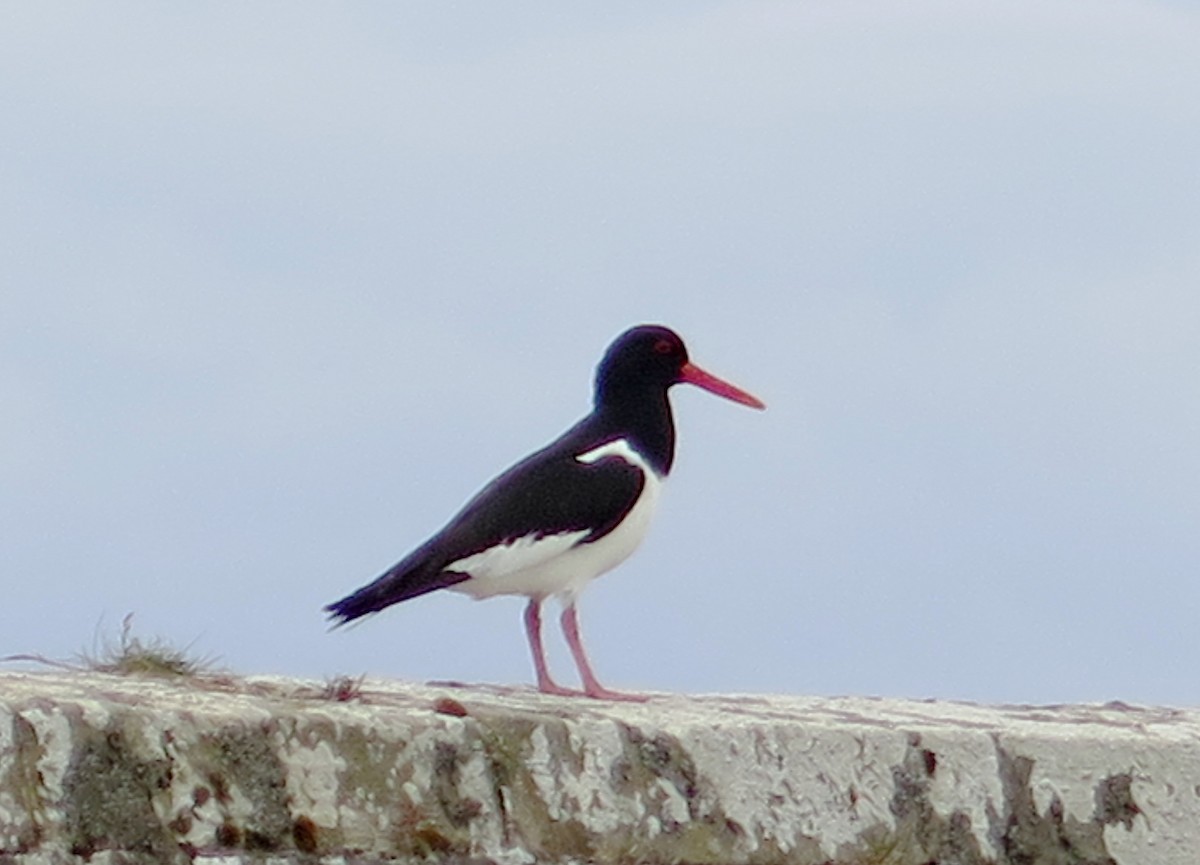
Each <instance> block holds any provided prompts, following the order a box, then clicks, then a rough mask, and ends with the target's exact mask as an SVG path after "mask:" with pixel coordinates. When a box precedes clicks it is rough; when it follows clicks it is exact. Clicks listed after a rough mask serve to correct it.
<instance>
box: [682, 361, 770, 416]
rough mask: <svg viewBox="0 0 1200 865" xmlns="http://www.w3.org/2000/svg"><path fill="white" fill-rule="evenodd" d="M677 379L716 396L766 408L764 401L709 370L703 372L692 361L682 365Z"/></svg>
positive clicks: (753, 406)
mask: <svg viewBox="0 0 1200 865" xmlns="http://www.w3.org/2000/svg"><path fill="white" fill-rule="evenodd" d="M679 380H680V381H681V382H687V383H688V384H694V385H695V386H696V387H701V388H704V389H705V390H706V391H708V392H709V393H715V394H716V395H717V396H723V397H725V399H731V400H733V401H734V402H738V403H741V404H742V405H748V406H750V408H759V409H762V408H766V407H767V406H766V403H764V402H763V401H762V400H761V399H759V398H758V397H756V396H753V395H752V394H748V393H746V391H744V390H742V389H741V388H740V387H737V386H736V385H732V384H730V383H729V382H727V381H725V380H724V379H721V378H717V377H716V376H715V375H713V374H712V373H711V372H705V371H704V370H702V369H700V367H698V366H696V365H695V364H694V363H691V362H688V363H685V364H684V365H683V369H681V370H679Z"/></svg>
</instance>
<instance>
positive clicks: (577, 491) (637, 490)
mask: <svg viewBox="0 0 1200 865" xmlns="http://www.w3.org/2000/svg"><path fill="white" fill-rule="evenodd" d="M581 427H582V424H581V425H580V426H579V427H576V428H575V429H572V430H571V431H570V432H568V433H567V434H566V435H564V436H563V437H562V438H561V439H559V440H558V441H556V442H555V443H554V444H552V445H550V446H549V447H547V448H545V449H544V450H541V451H538V452H537V453H535V454H532V455H531V456H529V457H527V458H526V459H524V460H522V461H521V462H519V463H517V464H516V465H515V466H513V467H512V468H510V469H509V470H508V471H506V472H504V473H503V474H502V475H500V476H499V477H497V478H496V479H495V480H494V481H492V482H491V483H490V484H488V485H487V486H486V487H484V488H483V489H482V490H481V491H480V492H479V493H478V494H477V495H476V496H475V497H474V498H472V499H471V500H470V501H469V502H467V504H466V505H465V506H464V507H463V509H462V510H461V511H459V512H458V514H457V515H455V517H454V518H453V519H452V520H451V521H450V522H449V523H448V524H447V525H446V527H445V528H443V529H442V530H441V531H440V532H438V533H437V534H436V535H434V536H433V537H432V538H430V539H429V540H428V541H426V542H425V543H424V544H422V545H421V546H420V547H418V548H417V549H416V550H414V551H413V552H412V553H410V554H409V555H408V556H406V557H405V558H404V559H403V560H402V561H400V562H399V563H398V564H396V565H395V566H393V567H392V568H390V569H389V570H388V571H386V572H385V573H384V574H382V575H381V576H380V577H379V578H377V579H376V580H375V581H374V582H372V583H370V584H369V585H366V586H364V587H363V588H361V589H359V590H358V591H356V592H354V593H353V594H351V595H349V596H347V597H345V598H343V599H342V600H340V601H337V602H336V603H333V604H330V605H329V606H327V607H326V608H325V609H326V610H327V611H329V613H330V615H331V618H334V619H336V620H337V624H342V623H344V622H348V621H350V620H352V619H357V618H359V617H360V616H365V615H367V614H369V613H374V612H378V611H379V610H382V609H383V608H384V607H388V606H391V605H392V604H396V603H399V602H400V601H406V600H408V599H410V598H415V597H417V596H418V595H424V594H426V593H428V592H432V591H436V590H437V589H444V588H447V587H449V586H452V585H454V584H455V583H460V582H462V581H463V580H466V579H469V575H467V574H463V573H458V572H455V571H447V570H446V567H447V566H448V565H450V564H452V563H453V562H456V561H459V560H460V559H463V558H466V557H467V556H470V555H473V554H474V553H478V552H482V551H483V550H487V549H490V548H492V547H494V546H497V545H499V544H504V543H508V542H511V541H514V540H516V539H518V538H523V537H526V536H530V535H532V536H534V537H544V536H546V535H554V534H561V533H564V532H578V531H584V530H587V532H588V534H587V535H586V536H584V537H583V538H581V539H580V541H579V543H584V544H586V543H591V542H593V541H597V540H599V539H600V538H602V537H604V536H605V535H607V534H608V533H609V532H611V531H612V530H613V529H614V528H616V527H617V526H618V525H619V524H620V522H621V520H623V519H624V518H625V515H626V514H628V513H629V511H630V510H632V508H633V506H634V505H635V504H636V503H637V500H638V498H639V496H641V494H642V490H643V488H644V487H645V485H646V477H645V473H644V472H643V470H642V469H641V468H640V467H638V466H636V465H633V464H631V463H629V462H627V461H626V460H624V459H622V458H621V457H618V456H606V457H603V458H601V459H598V460H596V461H595V462H591V463H584V462H580V461H579V460H578V459H576V456H577V455H578V453H579V449H580V445H581V444H582V442H581V438H582V436H581V435H580V433H582V432H583V430H582V429H581Z"/></svg>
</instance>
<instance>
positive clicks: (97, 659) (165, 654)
mask: <svg viewBox="0 0 1200 865" xmlns="http://www.w3.org/2000/svg"><path fill="white" fill-rule="evenodd" d="M190 648H191V647H190V646H185V647H184V648H182V649H181V648H178V647H176V646H173V645H171V643H170V642H168V641H167V640H165V639H163V638H162V637H151V638H149V639H143V638H141V637H138V636H136V635H135V634H134V633H133V613H129V614H127V615H126V616H125V618H124V619H122V621H121V633H120V635H119V636H118V638H117V640H116V642H112V641H109V640H105V641H104V642H103V644H102V645H101V646H100V648H99V649H98V650H96V651H94V652H93V653H87V652H83V653H80V655H79V656H78V660H79V666H81V667H83V668H84V669H87V670H92V671H94V672H97V673H113V674H115V675H121V676H154V677H158V678H164V679H170V678H188V677H192V676H197V675H200V674H201V673H205V672H208V671H209V670H210V669H211V668H212V665H213V659H212V658H196V657H192V656H191V655H190V654H189V653H188V650H189V649H190Z"/></svg>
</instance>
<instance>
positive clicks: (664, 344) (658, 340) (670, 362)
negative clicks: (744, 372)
mask: <svg viewBox="0 0 1200 865" xmlns="http://www.w3.org/2000/svg"><path fill="white" fill-rule="evenodd" d="M684 382H686V383H688V384H694V385H697V386H698V387H702V388H704V389H705V390H707V391H710V392H711V393H715V394H717V395H718V396H723V397H725V398H726V399H731V400H733V401H734V402H739V403H741V404H742V405H748V406H752V407H754V408H763V404H762V402H760V401H759V400H758V399H757V398H756V397H753V396H751V395H750V394H748V393H746V392H745V391H744V390H741V389H740V388H737V387H735V386H733V385H731V384H729V383H728V382H726V381H722V380H721V379H719V378H717V377H716V376H714V375H711V374H709V373H707V372H705V371H704V370H702V369H700V367H698V366H696V365H695V364H694V363H692V362H691V361H690V360H688V352H687V347H686V346H684V344H683V340H682V339H680V337H679V334H677V333H675V331H673V330H671V329H670V328H666V327H662V326H660V325H652V324H643V325H639V326H638V327H632V328H630V329H629V330H627V331H625V332H624V333H623V334H621V335H620V336H619V337H617V338H616V339H615V340H614V341H613V344H612V345H610V346H609V347H608V351H606V352H605V353H604V359H603V360H601V361H600V366H598V367H597V368H596V405H597V407H600V406H612V407H615V406H616V405H618V404H621V403H629V402H642V401H645V400H646V399H647V398H652V397H657V399H658V400H659V401H662V400H665V397H666V392H667V389H668V388H669V387H671V385H674V384H680V383H684Z"/></svg>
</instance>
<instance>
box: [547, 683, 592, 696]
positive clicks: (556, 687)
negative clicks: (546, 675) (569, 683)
mask: <svg viewBox="0 0 1200 865" xmlns="http://www.w3.org/2000/svg"><path fill="white" fill-rule="evenodd" d="M538 691H540V692H541V693H543V694H553V695H554V696H555V697H583V696H586V695H585V694H584V692H583V691H578V690H576V689H575V688H564V687H563V686H562V685H560V684H558V682H555V681H552V680H547V681H544V682H538Z"/></svg>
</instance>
